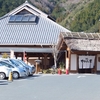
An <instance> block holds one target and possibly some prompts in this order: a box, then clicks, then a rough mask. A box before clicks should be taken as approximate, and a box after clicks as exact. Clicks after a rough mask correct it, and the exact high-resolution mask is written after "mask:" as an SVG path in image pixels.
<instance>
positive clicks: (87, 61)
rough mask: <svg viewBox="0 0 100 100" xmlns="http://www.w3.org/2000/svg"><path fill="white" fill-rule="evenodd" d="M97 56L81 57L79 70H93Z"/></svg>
mask: <svg viewBox="0 0 100 100" xmlns="http://www.w3.org/2000/svg"><path fill="white" fill-rule="evenodd" d="M94 61H95V56H79V69H87V68H93V66H94Z"/></svg>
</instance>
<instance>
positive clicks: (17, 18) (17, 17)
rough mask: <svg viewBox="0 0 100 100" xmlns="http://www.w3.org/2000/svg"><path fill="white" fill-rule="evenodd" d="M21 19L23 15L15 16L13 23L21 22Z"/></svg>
mask: <svg viewBox="0 0 100 100" xmlns="http://www.w3.org/2000/svg"><path fill="white" fill-rule="evenodd" d="M22 18H23V15H16V19H15V21H21V20H22Z"/></svg>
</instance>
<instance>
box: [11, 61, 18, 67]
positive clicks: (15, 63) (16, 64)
mask: <svg viewBox="0 0 100 100" xmlns="http://www.w3.org/2000/svg"><path fill="white" fill-rule="evenodd" d="M10 61H11V63H12V64H14V65H15V66H19V64H18V63H17V62H16V61H15V60H10Z"/></svg>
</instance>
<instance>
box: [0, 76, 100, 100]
mask: <svg viewBox="0 0 100 100" xmlns="http://www.w3.org/2000/svg"><path fill="white" fill-rule="evenodd" d="M0 91H1V93H0V100H100V75H96V74H70V75H57V74H55V75H52V74H51V75H50V74H47V75H42V74H37V75H34V76H33V77H28V78H20V79H18V80H13V82H8V81H7V80H1V81H0Z"/></svg>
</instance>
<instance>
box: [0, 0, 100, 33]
mask: <svg viewBox="0 0 100 100" xmlns="http://www.w3.org/2000/svg"><path fill="white" fill-rule="evenodd" d="M25 1H26V0H0V16H3V15H4V14H6V13H8V12H9V11H11V10H12V9H14V8H16V7H18V6H19V5H21V4H22V3H24V2H25ZM28 1H29V2H30V3H31V4H33V5H34V6H36V7H37V8H39V9H40V10H42V11H43V12H45V13H47V14H48V15H50V16H52V17H53V18H54V19H55V20H56V22H57V23H59V24H61V25H62V26H64V27H66V28H68V29H70V30H71V31H80V32H83V31H86V32H98V31H99V18H100V13H99V12H100V11H99V9H100V6H99V4H100V0H28Z"/></svg>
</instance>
